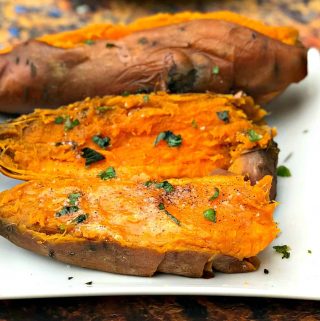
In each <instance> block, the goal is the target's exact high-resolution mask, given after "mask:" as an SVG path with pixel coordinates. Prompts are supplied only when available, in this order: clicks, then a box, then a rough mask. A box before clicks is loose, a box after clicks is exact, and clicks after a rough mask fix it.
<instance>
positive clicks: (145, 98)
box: [143, 95, 150, 103]
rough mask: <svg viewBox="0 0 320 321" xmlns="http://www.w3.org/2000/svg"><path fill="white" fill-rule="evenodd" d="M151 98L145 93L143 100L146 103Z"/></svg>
mask: <svg viewBox="0 0 320 321" xmlns="http://www.w3.org/2000/svg"><path fill="white" fill-rule="evenodd" d="M149 100H150V98H149V96H148V95H144V96H143V101H144V102H145V103H148V102H149Z"/></svg>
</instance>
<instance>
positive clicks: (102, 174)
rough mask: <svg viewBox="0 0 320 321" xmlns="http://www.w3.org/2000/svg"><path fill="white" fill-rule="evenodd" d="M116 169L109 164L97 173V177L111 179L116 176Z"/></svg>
mask: <svg viewBox="0 0 320 321" xmlns="http://www.w3.org/2000/svg"><path fill="white" fill-rule="evenodd" d="M116 176H117V175H116V171H115V169H114V167H111V166H109V167H108V168H107V169H106V170H105V171H102V172H100V173H99V174H98V177H100V178H101V179H102V180H104V181H105V180H107V179H112V178H116Z"/></svg>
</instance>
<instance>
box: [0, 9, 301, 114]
mask: <svg viewBox="0 0 320 321" xmlns="http://www.w3.org/2000/svg"><path fill="white" fill-rule="evenodd" d="M204 16H205V15H204ZM202 18H203V17H201V15H198V16H197V15H195V16H193V17H192V18H190V19H176V20H175V18H174V17H173V18H172V23H171V24H170V21H168V19H167V20H165V23H164V22H163V21H162V22H161V19H160V20H159V21H158V20H157V19H155V21H156V22H154V21H153V20H152V18H149V20H148V19H147V20H146V22H145V23H140V25H141V28H138V27H137V26H136V27H130V26H129V27H125V26H119V27H118V28H115V29H116V32H111V31H110V32H109V33H108V32H105V33H103V32H102V31H101V30H100V29H99V30H100V31H101V34H99V32H96V33H94V32H91V33H90V32H84V33H83V35H86V36H87V37H90V35H91V38H93V39H91V38H87V39H85V40H84V41H82V42H79V41H78V42H77V41H75V40H74V38H72V33H71V34H69V35H70V43H71V44H70V43H68V41H67V37H68V34H67V35H63V36H62V38H59V36H52V37H53V38H52V41H51V42H50V37H51V36H47V37H44V38H43V39H39V40H32V41H29V42H26V43H23V44H21V45H18V46H17V47H15V48H14V49H13V50H11V51H9V52H7V53H4V54H2V55H0V111H3V112H9V113H17V112H18V113H20V112H30V111H32V110H33V108H34V107H37V106H39V107H50V108H51V107H57V106H59V105H62V104H67V103H70V102H74V101H77V100H81V99H84V98H86V97H88V96H91V97H92V96H97V95H99V96H102V95H106V94H122V93H123V92H131V93H136V92H152V91H158V90H162V91H168V92H172V93H183V92H205V91H212V92H217V93H230V92H235V91H238V90H243V91H245V92H246V93H247V94H249V95H251V96H253V97H254V98H255V99H256V100H257V101H260V102H261V101H269V100H270V99H272V98H273V97H274V96H276V95H277V94H279V93H280V92H282V91H283V90H284V89H285V88H286V87H287V86H288V85H289V84H291V83H293V82H298V81H300V80H301V79H303V78H304V77H305V75H306V49H305V48H303V47H302V46H301V45H300V44H299V43H298V42H297V40H296V34H294V35H291V34H290V33H289V35H290V36H288V37H284V36H283V35H282V33H281V32H280V31H283V29H281V28H279V30H278V31H279V32H278V33H277V32H276V31H277V29H276V28H274V29H272V32H271V31H269V29H268V28H263V27H261V26H260V25H259V24H258V27H256V26H255V24H254V23H242V24H244V25H242V24H241V20H240V19H239V21H236V20H234V19H233V20H232V19H229V20H230V21H233V22H230V21H225V20H221V19H220V20H219V19H208V17H207V18H206V19H202ZM226 20H228V19H226ZM244 21H245V20H244ZM148 25H151V26H152V28H148ZM108 27H109V28H107V27H106V30H109V29H110V28H111V29H112V27H110V26H108ZM112 30H113V29H112ZM113 31H114V30H113ZM83 35H82V37H83ZM74 37H75V38H76V39H78V40H79V37H80V39H82V38H81V31H80V32H78V33H76V32H75V36H74ZM290 37H291V38H290ZM61 39H64V41H65V42H66V46H65V47H67V48H63V46H62V45H61V42H62V40H61Z"/></svg>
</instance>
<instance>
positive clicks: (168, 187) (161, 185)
mask: <svg viewBox="0 0 320 321" xmlns="http://www.w3.org/2000/svg"><path fill="white" fill-rule="evenodd" d="M155 187H156V188H163V189H164V190H165V191H166V192H167V193H171V192H173V191H174V187H173V185H171V184H170V183H169V182H168V181H163V182H161V183H155Z"/></svg>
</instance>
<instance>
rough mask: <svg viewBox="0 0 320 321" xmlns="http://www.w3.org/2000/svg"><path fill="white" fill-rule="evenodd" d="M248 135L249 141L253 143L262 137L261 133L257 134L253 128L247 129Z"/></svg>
mask: <svg viewBox="0 0 320 321" xmlns="http://www.w3.org/2000/svg"><path fill="white" fill-rule="evenodd" d="M248 136H249V140H250V142H253V143H254V142H258V141H259V140H260V139H261V138H262V135H260V134H258V133H257V132H256V131H255V130H254V129H249V130H248Z"/></svg>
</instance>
